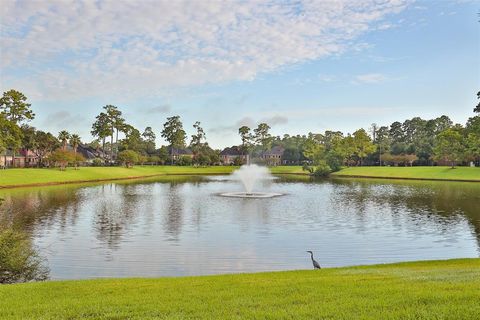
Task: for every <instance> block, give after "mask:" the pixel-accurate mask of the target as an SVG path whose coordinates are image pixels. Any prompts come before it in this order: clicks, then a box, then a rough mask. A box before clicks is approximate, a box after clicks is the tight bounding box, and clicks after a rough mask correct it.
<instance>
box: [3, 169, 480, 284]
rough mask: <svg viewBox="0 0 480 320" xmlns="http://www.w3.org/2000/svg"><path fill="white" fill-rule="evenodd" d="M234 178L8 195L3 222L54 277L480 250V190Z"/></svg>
mask: <svg viewBox="0 0 480 320" xmlns="http://www.w3.org/2000/svg"><path fill="white" fill-rule="evenodd" d="M241 188H242V187H241V186H239V185H238V184H237V183H235V182H233V181H230V180H228V179H221V178H216V179H208V178H201V177H195V178H187V177H168V178H161V179H158V178H157V179H149V180H146V181H130V182H121V183H106V184H95V185H91V184H90V185H79V186H78V185H77V186H73V185H70V186H56V187H45V188H36V189H35V188H24V189H13V190H2V191H0V197H2V198H4V199H5V203H4V205H3V207H2V209H1V212H0V224H15V225H16V226H17V227H20V228H22V229H24V230H25V231H27V232H29V233H30V234H31V235H32V238H33V239H34V241H35V242H36V244H37V245H38V246H39V247H40V248H41V249H42V250H43V251H44V254H45V255H46V256H47V258H48V261H49V265H50V268H51V275H52V277H53V278H89V277H103V276H120V277H121V276H163V275H169V276H170V275H191V274H212V273H227V272H247V271H264V270H285V269H298V268H302V269H303V268H310V265H309V260H308V256H307V255H305V250H307V249H312V250H314V251H315V252H316V253H317V255H316V256H318V258H319V260H320V262H321V263H322V265H324V266H341V265H352V264H365V263H383V262H393V261H403V260H418V259H442V258H454V257H473V256H478V255H479V247H480V210H479V203H480V185H479V184H475V183H445V182H417V181H409V182H406V181H393V182H390V181H389V182H386V181H385V180H368V179H365V180H358V179H355V180H354V179H335V180H311V179H309V178H304V177H301V178H295V177H282V178H279V179H277V180H275V181H274V182H273V183H269V184H268V185H266V186H265V188H267V189H271V190H270V191H275V192H281V193H285V194H286V195H285V196H283V197H280V198H275V199H231V198H223V197H219V196H217V194H218V193H219V192H235V191H239V190H241Z"/></svg>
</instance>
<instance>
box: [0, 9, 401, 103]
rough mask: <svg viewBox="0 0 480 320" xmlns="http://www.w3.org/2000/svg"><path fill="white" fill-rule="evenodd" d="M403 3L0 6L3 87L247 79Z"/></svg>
mask: <svg viewBox="0 0 480 320" xmlns="http://www.w3.org/2000/svg"><path fill="white" fill-rule="evenodd" d="M408 2H409V1H408V0H385V1H382V2H378V1H375V0H358V1H351V0H339V1H335V2H331V1H308V0H305V1H300V2H292V3H285V2H277V1H273V0H272V1H264V2H259V1H149V0H139V1H123V0H117V1H74V2H73V1H63V0H54V1H49V2H45V1H13V0H6V1H3V2H2V10H1V13H0V14H1V30H2V33H1V38H0V46H1V62H0V63H1V67H2V70H3V73H4V74H3V77H2V79H1V81H2V83H1V86H2V88H4V87H12V86H15V87H19V88H28V90H30V91H31V92H34V93H35V95H38V96H40V97H42V98H44V99H47V98H55V99H58V98H62V97H69V98H72V97H85V96H101V95H109V94H121V95H126V96H129V95H134V96H135V95H140V94H148V95H157V94H159V93H165V92H168V90H171V89H174V88H179V87H188V86H196V85H203V84H209V83H225V82H228V81H235V80H252V79H255V78H256V77H257V76H258V75H259V74H262V73H268V72H272V71H275V70H278V69H279V68H282V67H284V66H288V65H292V64H296V63H301V62H305V61H309V60H315V59H320V58H322V57H325V56H329V55H333V54H339V53H342V52H344V51H345V50H348V49H349V48H355V45H356V44H355V40H356V39H357V38H358V36H359V35H361V34H363V33H365V32H367V31H369V30H375V29H378V26H379V25H380V26H382V25H386V24H385V17H386V16H387V15H389V14H392V13H398V12H400V11H401V10H403V9H404V8H405V7H406V5H407V4H408Z"/></svg>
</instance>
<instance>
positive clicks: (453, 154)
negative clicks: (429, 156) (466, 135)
mask: <svg viewBox="0 0 480 320" xmlns="http://www.w3.org/2000/svg"><path fill="white" fill-rule="evenodd" d="M464 151H465V150H464V147H463V145H462V135H461V134H460V133H459V132H458V131H457V130H454V129H447V130H445V131H443V132H441V133H440V134H439V135H438V136H437V139H436V144H435V148H434V152H435V157H436V159H437V160H443V161H446V162H450V163H451V165H452V168H454V167H455V165H456V164H457V161H460V160H461V159H462V157H463V153H464Z"/></svg>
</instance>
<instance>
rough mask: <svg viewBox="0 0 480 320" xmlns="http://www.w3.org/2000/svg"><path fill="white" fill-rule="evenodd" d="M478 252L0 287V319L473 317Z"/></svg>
mask: <svg viewBox="0 0 480 320" xmlns="http://www.w3.org/2000/svg"><path fill="white" fill-rule="evenodd" d="M478 301H480V259H462V260H447V261H429V262H413V263H402V264H392V265H378V266H367V267H349V268H338V269H322V270H316V271H313V270H311V271H290V272H274V273H258V274H239V275H222V276H208V277H187V278H161V279H122V280H120V279H108V280H89V281H62V282H45V283H28V284H20V285H5V286H0V318H1V319H282V318H283V319H286V318H288V319H476V318H477V317H478V315H479V314H480V304H478Z"/></svg>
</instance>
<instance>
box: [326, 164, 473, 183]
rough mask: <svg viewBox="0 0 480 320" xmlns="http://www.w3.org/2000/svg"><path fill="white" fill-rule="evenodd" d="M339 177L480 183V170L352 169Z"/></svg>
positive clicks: (346, 169) (443, 168) (341, 171)
mask: <svg viewBox="0 0 480 320" xmlns="http://www.w3.org/2000/svg"><path fill="white" fill-rule="evenodd" d="M333 176H334V177H335V176H337V177H365V178H389V179H418V180H422V179H424V180H452V181H480V168H470V167H456V168H454V169H452V168H450V167H350V168H345V169H342V170H340V171H338V172H335V173H334V174H333Z"/></svg>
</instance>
